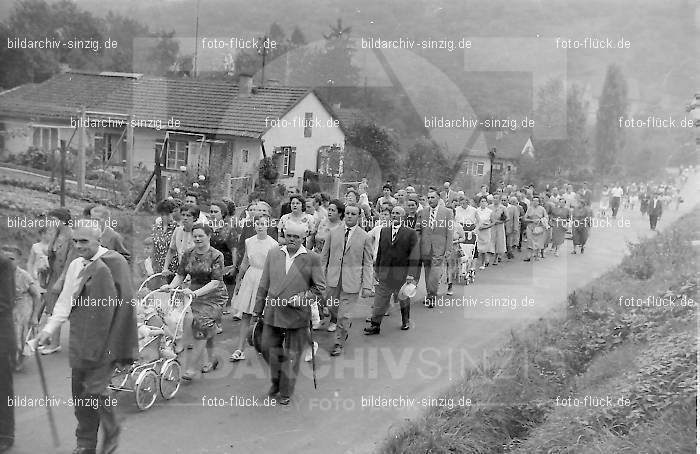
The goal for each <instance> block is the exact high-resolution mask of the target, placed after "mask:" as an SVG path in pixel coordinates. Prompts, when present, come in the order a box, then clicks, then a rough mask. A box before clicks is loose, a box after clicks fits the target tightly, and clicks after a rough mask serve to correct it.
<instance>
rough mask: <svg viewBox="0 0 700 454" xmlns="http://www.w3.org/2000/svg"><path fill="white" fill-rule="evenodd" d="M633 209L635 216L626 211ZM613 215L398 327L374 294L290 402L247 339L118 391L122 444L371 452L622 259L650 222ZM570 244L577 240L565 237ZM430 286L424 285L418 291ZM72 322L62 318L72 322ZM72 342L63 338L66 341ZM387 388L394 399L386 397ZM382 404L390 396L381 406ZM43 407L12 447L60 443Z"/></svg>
mask: <svg viewBox="0 0 700 454" xmlns="http://www.w3.org/2000/svg"><path fill="white" fill-rule="evenodd" d="M697 189H698V182H697V181H696V179H694V180H692V181H690V182H689V183H688V185H687V186H686V188H685V190H684V191H683V193H684V194H683V196H684V198H685V200H686V203H684V204H682V205H681V208H680V210H679V211H677V212H675V211H672V209H671V210H667V211H666V213H665V214H664V216H663V217H662V219H661V222H660V228H662V229H663V228H665V227H666V226H668V225H669V224H670V223H672V222H673V221H674V220H675V219H677V218H678V217H679V216H680V215H681V214H683V213H686V212H688V211H690V210H691V209H692V208H693V207H694V206H695V205H696V204H697V203H698V202H700V196H699V195H698V194H700V192H699V191H698V190H697ZM627 219H628V220H629V223H627V222H626V221H625V220H627ZM610 221H611V223H612V225H607V223H605V224H606V225H605V226H600V227H598V228H594V229H593V230H592V232H591V238H590V243H589V245H588V247H587V248H586V252H585V254H584V255H570V254H569V250H568V249H567V251H566V253H563V254H562V255H561V256H560V257H554V256H548V257H547V258H546V259H545V260H544V261H541V262H535V263H525V262H523V261H522V259H517V260H513V261H511V262H505V263H502V264H501V265H499V266H497V267H495V268H489V269H487V270H486V271H482V272H480V273H479V274H478V275H477V282H476V285H473V286H469V287H463V286H460V287H457V288H456V290H457V291H456V292H455V295H454V296H453V297H452V298H451V299H449V300H447V299H446V300H444V301H445V302H446V303H445V305H444V306H443V307H437V308H435V309H433V310H429V309H426V308H424V307H423V306H422V304H420V302H418V303H415V304H414V305H413V310H412V319H413V323H414V326H413V328H412V329H411V330H409V331H406V332H404V331H400V330H399V329H398V328H399V326H400V319H399V314H398V311H397V310H395V309H394V310H393V311H392V316H391V317H389V318H387V319H385V321H384V323H383V325H382V333H381V335H379V336H372V337H366V336H363V335H362V334H361V331H362V327H363V325H364V321H363V320H364V318H365V317H366V316H367V312H368V309H369V305H370V304H371V301H370V300H362V301H361V305H359V306H358V308H357V310H356V311H355V314H354V315H355V317H354V321H353V326H352V329H351V337H350V340H349V343H348V346H347V348H346V352H345V354H344V355H343V356H340V357H337V358H331V357H330V356H329V355H328V352H329V351H330V349H332V344H333V339H332V337H331V336H332V335H331V334H329V333H326V332H325V331H317V332H315V337H316V338H317V339H318V340H319V342H320V344H321V349H319V353H318V355H317V377H318V390H314V388H313V383H312V380H311V367H310V364H303V365H302V366H301V372H300V376H299V380H298V382H297V391H296V394H295V396H294V398H293V400H292V404H291V405H290V406H289V407H267V406H265V401H264V399H265V392H266V390H267V389H268V387H269V381H268V379H267V371H266V369H265V367H264V363H263V362H262V360H261V359H260V358H259V357H256V356H255V355H254V354H253V351H252V349H249V350H248V352H247V353H248V359H247V360H245V361H243V362H241V363H237V364H235V365H234V364H231V363H229V362H227V361H223V362H222V364H221V366H220V367H219V369H218V370H216V371H214V372H212V373H209V374H207V375H205V376H204V377H203V378H202V379H200V380H196V381H194V382H193V384H191V385H188V386H183V387H182V388H181V389H180V392H179V393H178V395H177V396H176V398H175V399H173V400H172V401H170V402H164V401H162V400H158V402H157V403H156V405H155V406H154V407H153V408H152V409H150V410H148V411H146V412H143V413H141V412H139V411H138V410H137V409H136V407H135V405H134V404H133V396H132V395H128V394H126V393H125V394H123V395H121V396H120V405H121V407H120V412H121V414H122V415H124V418H125V419H124V426H123V429H124V430H123V432H122V434H123V435H122V452H128V453H131V452H140V451H142V450H148V451H151V452H158V453H160V452H170V453H229V452H231V453H232V452H247V453H266V452H280V453H296V452H310V453H313V452H318V453H336V452H337V453H366V452H373V451H375V450H376V449H377V448H378V446H380V444H381V443H382V441H383V440H384V439H385V438H386V437H387V436H390V435H391V434H392V433H394V431H396V430H398V428H399V427H400V426H401V425H402V424H403V422H405V420H407V419H414V418H416V417H417V416H419V415H420V414H421V412H422V411H424V410H427V409H428V407H430V406H439V405H442V406H445V407H448V408H449V406H450V405H455V406H456V405H466V404H468V402H467V399H469V398H470V396H463V397H464V399H463V400H462V402H458V401H453V402H446V401H440V400H439V396H440V393H441V391H443V390H444V389H445V388H446V387H447V386H449V384H450V383H451V382H452V381H455V380H458V379H459V378H460V377H461V376H462V374H463V370H464V369H465V368H471V367H474V366H476V365H478V364H479V363H480V362H481V360H482V359H483V358H484V357H485V356H486V355H487V353H488V352H489V351H492V350H493V349H495V348H496V347H498V346H500V345H501V344H503V343H504V341H505V340H507V338H508V336H509V332H510V331H511V330H513V329H519V328H523V327H525V326H527V325H528V324H529V323H530V322H532V321H534V320H535V319H537V318H539V317H555V316H557V315H558V314H559V313H560V312H559V311H561V310H563V308H564V307H565V304H566V296H567V295H568V294H569V293H570V292H571V291H572V290H574V289H576V288H578V287H580V286H582V285H583V284H585V283H587V282H589V281H591V280H593V279H595V278H596V277H598V276H600V275H602V274H603V273H604V272H605V271H606V270H608V269H610V268H611V267H613V266H615V265H617V264H618V263H619V262H620V260H621V258H622V257H623V256H624V254H625V253H626V251H627V246H626V241H635V240H637V239H639V238H641V237H644V236H647V235H650V234H653V233H651V232H649V225H648V220H647V218H645V217H642V216H641V215H640V214H639V213H638V212H634V213H632V212H629V211H622V212H621V214H620V215H619V216H618V219H617V220H612V219H611V220H610ZM567 246H568V247H570V241H567ZM423 295H424V291H422V293H419V295H418V296H420V297H421V298H422V296H423ZM237 327H238V324H231V323H230V321H227V323H226V326H225V331H224V334H222V335H221V336H219V337H218V347H217V350H218V353H219V355H220V356H222V357H223V358H227V357H228V355H229V354H230V352H231V351H232V349H233V348H232V347H233V340H232V336H233V335H234V334H235V332H236V331H237ZM67 332H68V330H64V333H67ZM64 345H67V343H64ZM43 363H44V368H45V371H46V374H47V377H48V386H49V391H50V393H51V395H52V396H55V397H58V398H61V399H68V398H69V397H70V392H69V390H70V370H69V369H68V364H67V363H68V360H67V352H65V351H64V352H62V353H60V354H58V355H52V356H50V357H43ZM15 377H16V385H15V392H16V394H17V395H18V396H20V397H23V396H27V397H34V398H37V397H40V396H41V387H40V385H39V380H38V376H37V374H36V366H35V365H34V364H32V363H29V367H28V368H27V371H26V372H24V373H22V374H19V375H16V376H15ZM380 398H384V399H389V398H390V399H394V400H393V401H387V400H384V401H380V400H379V399H380ZM377 404H379V405H382V406H377ZM54 414H55V415H56V420H57V423H58V428H59V433H60V436H61V440H62V447H61V448H60V449H59V450H58V452H60V453H63V452H65V453H68V452H70V451H71V450H72V448H73V447H74V443H75V442H74V436H73V433H74V430H75V419H74V417H73V415H72V409H71V408H69V407H68V406H65V405H60V406H58V407H56V408H54ZM50 439H51V437H50V433H49V428H48V424H47V419H46V416H45V411H44V409H42V408H25V407H22V408H18V409H17V439H16V440H17V441H16V448H15V450H14V451H12V452H16V453H34V452H55V451H54V450H53V449H52V448H51V445H50Z"/></svg>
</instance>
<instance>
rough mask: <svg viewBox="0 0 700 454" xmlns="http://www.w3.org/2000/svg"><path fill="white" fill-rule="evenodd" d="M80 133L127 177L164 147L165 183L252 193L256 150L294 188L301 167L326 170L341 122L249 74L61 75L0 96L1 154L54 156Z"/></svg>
mask: <svg viewBox="0 0 700 454" xmlns="http://www.w3.org/2000/svg"><path fill="white" fill-rule="evenodd" d="M81 127H82V128H81ZM80 129H84V131H85V136H86V138H87V148H91V149H92V150H93V152H94V153H96V154H97V155H99V156H101V157H102V160H103V161H104V162H105V163H106V164H109V165H111V166H116V167H120V166H121V167H122V168H123V171H124V174H125V175H126V176H127V178H128V177H129V176H130V175H131V169H133V168H137V167H141V168H146V169H153V167H154V165H155V156H156V150H157V147H162V146H163V145H165V147H166V149H165V150H164V153H163V160H162V162H161V165H162V168H163V173H164V175H165V176H166V178H167V176H168V175H170V176H174V175H177V174H178V173H179V172H183V171H189V172H192V173H194V172H196V173H198V174H207V175H209V177H210V178H211V179H212V183H214V186H215V188H216V190H217V191H219V192H220V195H219V196H220V197H224V196H228V197H231V196H233V195H235V194H232V193H233V192H235V191H236V189H237V188H238V189H240V190H242V191H243V192H249V191H250V190H251V189H252V188H253V186H254V183H255V180H256V179H257V174H258V165H259V162H260V160H261V159H262V158H263V153H265V154H266V155H267V156H269V157H272V158H273V159H274V161H275V163H276V165H277V167H278V170H279V174H280V180H279V181H280V182H281V183H283V184H285V185H287V186H290V187H291V186H295V187H301V184H302V182H301V180H302V176H303V174H304V171H305V170H311V171H317V170H319V169H318V167H319V165H322V166H323V167H324V169H327V166H325V165H323V159H322V158H323V156H325V155H327V154H328V150H340V151H341V152H342V150H343V149H344V147H345V134H344V132H343V129H342V127H341V126H340V124H339V121H338V120H337V118H335V117H334V115H333V114H332V112H331V110H330V109H329V108H327V106H325V105H324V104H323V102H322V101H321V100H320V99H319V97H318V96H317V95H316V94H315V93H314V92H313V90H311V89H309V88H303V87H282V86H266V87H254V86H253V84H252V78H250V77H247V76H243V77H241V78H240V80H239V83H238V84H232V83H229V82H225V81H200V80H195V79H164V78H151V77H144V76H142V75H140V74H128V73H108V72H104V73H97V74H95V73H84V72H66V73H63V74H58V75H56V76H54V77H53V78H51V79H49V80H47V81H45V82H43V83H41V84H27V85H23V86H20V87H16V88H14V89H12V90H8V91H6V92H3V93H0V132H2V135H3V137H4V145H3V147H2V148H3V150H0V151H1V152H2V153H3V154H5V155H7V154H9V153H19V152H23V151H26V150H27V148H28V147H30V146H34V147H36V148H39V149H43V150H46V151H47V152H48V151H51V150H55V149H56V148H57V147H58V144H59V141H60V140H66V141H70V140H71V136H73V134H74V132H75V131H76V130H80ZM76 135H77V134H76ZM76 144H77V141H76V139H75V138H74V139H73V141H72V143H71V147H72V148H76ZM319 163H321V164H319Z"/></svg>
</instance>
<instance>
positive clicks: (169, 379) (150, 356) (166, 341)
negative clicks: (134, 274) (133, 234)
mask: <svg viewBox="0 0 700 454" xmlns="http://www.w3.org/2000/svg"><path fill="white" fill-rule="evenodd" d="M158 276H161V274H160V273H157V274H154V275H152V276H150V277H148V278H147V279H146V280H145V281H143V283H142V284H141V286H140V287H139V291H138V293H137V294H143V290H144V288H145V286H146V284H147V283H148V281H150V280H151V279H153V278H155V277H158ZM138 304H140V305H142V306H143V307H145V308H147V312H149V313H148V315H146V316H145V317H144V321H145V322H146V323H147V324H149V325H151V326H155V327H156V328H162V329H163V330H164V332H165V333H166V334H160V335H157V336H153V337H152V338H147V339H144V341H145V342H144V343H143V344H141V343H140V345H139V360H138V361H136V362H135V363H134V364H132V365H130V366H128V367H126V368H123V369H115V371H114V374H113V375H112V380H111V383H110V385H109V389H110V390H112V391H125V392H133V393H134V397H135V399H136V406H137V407H138V408H139V409H140V410H148V409H149V408H151V407H152V406H153V404H154V403H155V401H156V398H157V397H158V393H160V395H161V396H162V397H163V399H166V400H169V399H172V398H173V397H175V394H177V391H178V390H179V389H180V377H181V367H180V363H179V362H178V360H177V358H171V359H166V358H163V357H161V346H162V345H168V346H170V345H173V346H174V345H175V344H176V342H177V340H179V339H180V338H181V336H182V333H183V321H184V319H185V315H186V314H187V313H188V311H190V304H192V298H191V297H188V296H186V295H185V294H184V292H183V291H182V289H174V290H173V291H172V292H161V291H160V290H154V291H151V292H149V293H147V294H145V295H144V296H143V297H142V298H141V299H140V300H139V302H138ZM155 320H158V321H157V322H155V324H152V323H150V322H151V321H155ZM168 333H169V334H168ZM175 350H176V351H177V349H175Z"/></svg>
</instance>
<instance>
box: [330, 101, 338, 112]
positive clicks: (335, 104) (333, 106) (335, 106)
mask: <svg viewBox="0 0 700 454" xmlns="http://www.w3.org/2000/svg"><path fill="white" fill-rule="evenodd" d="M331 107H332V108H333V110H335V111H336V112H338V111H339V110H340V103H339V102H335V103H333V105H331Z"/></svg>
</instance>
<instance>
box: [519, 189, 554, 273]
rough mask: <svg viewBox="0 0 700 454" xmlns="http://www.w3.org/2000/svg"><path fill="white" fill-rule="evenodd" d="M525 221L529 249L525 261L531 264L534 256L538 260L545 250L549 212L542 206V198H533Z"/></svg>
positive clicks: (524, 218)
mask: <svg viewBox="0 0 700 454" xmlns="http://www.w3.org/2000/svg"><path fill="white" fill-rule="evenodd" d="M523 221H524V222H525V223H526V224H527V228H526V230H525V231H526V233H527V248H528V256H527V258H525V259H524V260H525V261H526V262H529V261H530V260H531V259H532V258H533V256H534V258H535V260H538V259H539V257H540V254H541V252H542V249H543V248H544V241H545V232H546V231H547V227H548V225H547V211H546V210H545V209H544V207H543V206H541V205H540V198H539V197H533V198H532V202H531V203H530V207H529V208H528V209H527V212H526V213H525V216H524V217H523Z"/></svg>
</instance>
